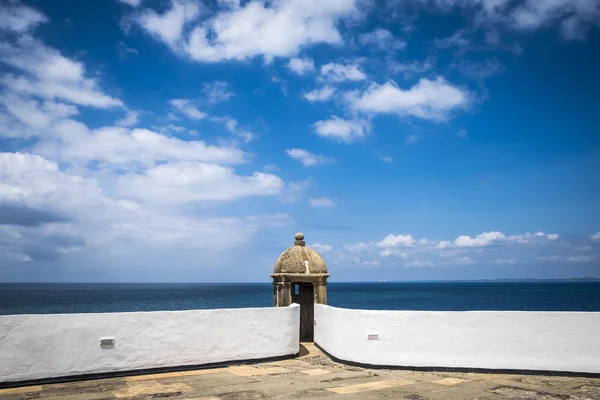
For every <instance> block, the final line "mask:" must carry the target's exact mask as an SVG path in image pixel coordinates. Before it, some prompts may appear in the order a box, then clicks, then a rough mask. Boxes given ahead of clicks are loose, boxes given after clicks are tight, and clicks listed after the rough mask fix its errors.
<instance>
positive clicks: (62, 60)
mask: <svg viewBox="0 0 600 400" xmlns="http://www.w3.org/2000/svg"><path fill="white" fill-rule="evenodd" d="M0 62H2V63H4V64H7V65H9V66H11V67H13V68H15V69H17V70H19V71H20V72H21V73H22V74H21V75H14V74H11V73H5V74H4V75H2V76H0V84H2V85H4V86H6V87H8V88H9V89H10V90H11V91H13V92H16V93H23V94H28V95H34V96H39V97H42V98H45V99H52V100H54V99H60V100H65V101H68V102H71V103H74V104H77V105H82V106H89V107H97V108H108V107H115V106H122V105H123V103H122V102H121V100H119V99H117V98H114V97H111V96H109V95H107V94H105V93H104V92H103V91H102V90H101V89H100V87H99V85H98V82H97V81H96V79H95V78H89V77H87V76H86V73H85V68H84V66H83V64H82V63H80V62H78V61H74V60H71V59H69V58H67V57H64V56H63V55H61V54H60V52H58V51H57V50H55V49H53V48H50V47H46V46H44V45H43V44H41V43H40V42H39V41H37V40H36V39H33V38H32V37H30V36H27V35H25V36H22V37H21V38H20V39H19V40H18V41H17V43H16V44H10V43H7V42H0Z"/></svg>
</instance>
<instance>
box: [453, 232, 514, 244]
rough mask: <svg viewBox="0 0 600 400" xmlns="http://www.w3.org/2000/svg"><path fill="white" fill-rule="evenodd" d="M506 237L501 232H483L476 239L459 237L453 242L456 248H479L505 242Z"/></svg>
mask: <svg viewBox="0 0 600 400" xmlns="http://www.w3.org/2000/svg"><path fill="white" fill-rule="evenodd" d="M505 239H506V236H505V235H504V234H503V233H502V232H495V231H493V232H483V233H481V234H479V235H477V236H476V237H474V238H472V237H471V236H459V237H457V238H456V240H454V245H455V246H458V247H480V246H488V245H490V244H492V243H493V242H495V241H497V240H505Z"/></svg>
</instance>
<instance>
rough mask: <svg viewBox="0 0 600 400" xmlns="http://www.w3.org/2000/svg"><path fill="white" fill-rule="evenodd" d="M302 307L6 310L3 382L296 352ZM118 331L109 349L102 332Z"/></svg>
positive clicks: (0, 353) (1, 326) (0, 365)
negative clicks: (104, 345) (57, 311)
mask: <svg viewBox="0 0 600 400" xmlns="http://www.w3.org/2000/svg"><path fill="white" fill-rule="evenodd" d="M299 323H300V307H299V306H298V305H297V304H294V305H292V306H290V307H282V308H242V309H217V310H194V311H171V312H168V311H167V312H162V311H161V312H133V313H102V314H50V315H9V316H0V382H13V381H21V380H29V379H40V378H51V377H60V376H69V375H80V374H90V373H106V372H114V371H128V370H136V369H147V368H158V367H174V366H184V365H196V364H207V363H216V362H224V361H234V360H246V359H257V358H266V357H277V356H285V355H291V354H296V353H298V351H299V330H298V326H299ZM107 336H109V337H110V336H113V337H114V338H115V346H114V348H112V349H103V348H101V346H100V338H101V337H107Z"/></svg>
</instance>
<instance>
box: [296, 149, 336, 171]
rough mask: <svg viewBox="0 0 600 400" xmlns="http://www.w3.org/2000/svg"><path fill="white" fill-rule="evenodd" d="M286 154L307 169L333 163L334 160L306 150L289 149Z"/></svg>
mask: <svg viewBox="0 0 600 400" xmlns="http://www.w3.org/2000/svg"><path fill="white" fill-rule="evenodd" d="M285 152H286V153H287V155H288V156H290V157H291V158H293V159H294V160H298V161H300V162H301V163H302V165H304V166H305V167H314V166H317V165H320V164H328V163H331V162H333V158H330V157H325V156H322V155H319V154H314V153H311V152H309V151H306V150H304V149H287V150H286V151H285Z"/></svg>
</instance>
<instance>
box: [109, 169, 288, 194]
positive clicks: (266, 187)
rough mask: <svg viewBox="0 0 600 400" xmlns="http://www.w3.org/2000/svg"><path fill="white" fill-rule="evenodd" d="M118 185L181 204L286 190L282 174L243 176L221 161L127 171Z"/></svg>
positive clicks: (124, 191)
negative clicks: (135, 171) (137, 171)
mask: <svg viewBox="0 0 600 400" xmlns="http://www.w3.org/2000/svg"><path fill="white" fill-rule="evenodd" d="M117 187H118V189H119V193H120V194H122V195H123V196H126V197H127V198H130V199H137V200H139V201H152V202H159V203H169V204H177V203H189V202H201V201H232V200H237V199H240V198H244V197H249V196H273V195H276V194H279V193H280V192H281V191H282V190H283V187H284V183H283V181H282V180H281V178H279V177H278V176H276V175H273V174H267V173H263V172H255V173H254V174H253V175H250V176H239V175H236V174H235V173H234V171H233V169H231V168H228V167H224V166H221V165H218V164H208V163H199V162H177V163H169V164H163V165H159V166H156V167H154V168H151V169H149V170H147V171H144V173H142V174H131V173H130V174H126V175H124V176H122V177H120V178H119V181H118V185H117Z"/></svg>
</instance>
